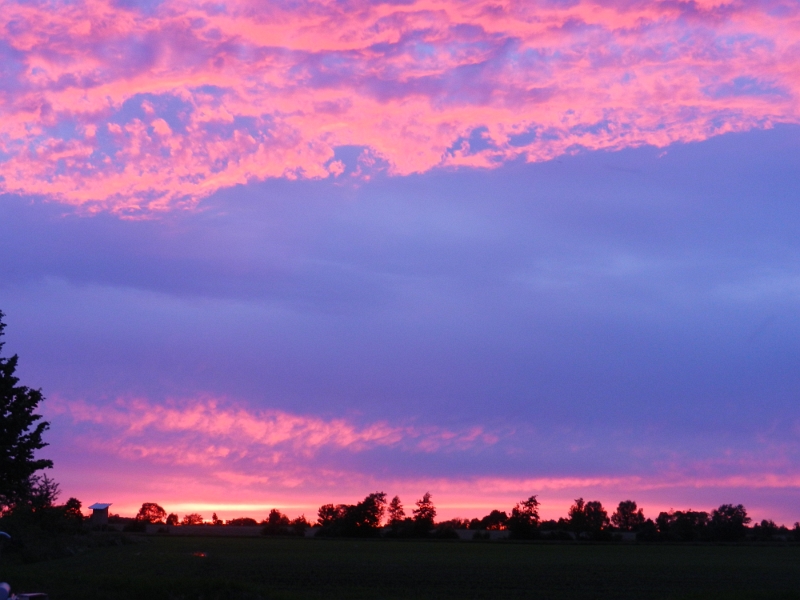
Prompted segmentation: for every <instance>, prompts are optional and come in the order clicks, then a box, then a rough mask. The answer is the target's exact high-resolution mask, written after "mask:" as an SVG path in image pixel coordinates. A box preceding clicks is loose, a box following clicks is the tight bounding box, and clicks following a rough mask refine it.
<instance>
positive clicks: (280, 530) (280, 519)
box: [263, 508, 289, 535]
mask: <svg viewBox="0 0 800 600" xmlns="http://www.w3.org/2000/svg"><path fill="white" fill-rule="evenodd" d="M263 525H264V530H263V533H264V535H286V534H287V533H289V517H287V516H286V515H285V514H283V513H282V512H281V511H279V510H278V509H277V508H273V509H272V510H271V511H269V515H268V516H267V519H266V520H265V521H264V523H263Z"/></svg>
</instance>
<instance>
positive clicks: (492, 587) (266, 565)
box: [0, 537, 800, 600]
mask: <svg viewBox="0 0 800 600" xmlns="http://www.w3.org/2000/svg"><path fill="white" fill-rule="evenodd" d="M195 553H204V554H205V555H204V556H199V555H195ZM0 579H5V580H7V581H9V582H10V583H12V585H15V587H16V589H17V590H18V591H26V590H27V591H44V592H48V593H49V594H50V597H51V599H52V600H66V599H70V600H72V599H74V600H93V599H100V598H102V599H120V600H126V599H137V600H150V599H156V600H157V599H165V600H166V599H176V600H177V599H186V600H189V599H201V598H202V599H203V600H212V599H216V598H220V599H222V598H225V599H228V598H242V599H247V598H253V599H255V598H631V599H648V598H659V599H661V598H698V599H699V598H703V599H706V598H709V599H715V598H798V599H800V546H713V545H708V546H705V545H703V546H691V545H675V546H672V545H635V544H630V545H621V544H620V545H617V544H608V545H590V544H555V543H510V542H488V543H487V542H443V541H442V542H438V541H422V542H420V541H390V540H367V541H356V540H306V539H255V538H238V539H224V538H222V539H221V538H182V539H181V538H166V537H164V538H159V537H149V538H141V539H140V540H139V541H138V542H137V543H134V544H129V545H123V546H115V547H110V548H99V549H94V550H91V551H89V552H86V553H84V554H80V555H78V556H74V557H71V558H66V559H59V560H52V561H48V562H41V563H35V564H27V565H26V564H14V563H13V561H7V560H3V561H2V564H0Z"/></svg>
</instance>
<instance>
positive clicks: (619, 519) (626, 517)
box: [611, 500, 645, 531]
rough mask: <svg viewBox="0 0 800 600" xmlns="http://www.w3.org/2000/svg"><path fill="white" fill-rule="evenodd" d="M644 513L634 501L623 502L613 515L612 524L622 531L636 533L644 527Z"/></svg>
mask: <svg viewBox="0 0 800 600" xmlns="http://www.w3.org/2000/svg"><path fill="white" fill-rule="evenodd" d="M644 521H645V518H644V512H642V509H641V508H638V507H637V506H636V502H634V501H633V500H623V501H622V502H620V503H619V506H617V510H616V512H614V514H613V515H611V523H612V524H613V525H614V526H615V527H618V528H619V529H620V530H621V531H636V530H637V529H639V527H641V526H642V525H644Z"/></svg>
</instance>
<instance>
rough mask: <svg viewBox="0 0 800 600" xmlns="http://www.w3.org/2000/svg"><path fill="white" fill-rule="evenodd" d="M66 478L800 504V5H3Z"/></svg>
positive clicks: (482, 507) (19, 180) (13, 194)
mask: <svg viewBox="0 0 800 600" xmlns="http://www.w3.org/2000/svg"><path fill="white" fill-rule="evenodd" d="M0 115H2V119H0V194H1V195H0V256H2V260H0V310H2V311H3V312H5V314H6V319H5V320H6V322H7V325H8V327H7V329H6V341H7V344H6V347H5V351H6V352H11V353H18V354H19V356H20V367H19V375H20V377H21V379H22V382H23V383H24V384H26V385H29V386H31V387H36V388H39V387H40V388H41V389H42V390H43V392H44V394H45V396H46V400H45V401H44V402H43V403H42V405H41V407H40V408H41V412H42V414H43V415H44V417H45V418H46V419H47V420H48V421H49V422H50V423H51V429H50V431H48V432H47V434H46V441H48V442H49V446H48V447H47V448H45V449H44V450H43V451H42V453H41V455H42V456H43V457H48V458H52V459H53V461H54V463H55V467H54V469H53V470H52V475H53V477H54V478H55V479H56V480H57V481H58V482H59V483H60V485H61V490H62V496H63V497H64V499H66V497H69V496H75V497H78V498H79V499H80V500H81V501H83V503H84V505H88V504H91V503H94V502H112V503H113V505H112V509H111V510H112V512H119V513H121V514H125V515H132V514H134V513H135V512H136V510H137V508H138V507H139V505H140V504H141V503H143V502H158V503H159V504H161V505H162V506H164V508H166V509H167V510H168V511H174V512H177V513H179V514H184V513H187V512H200V513H201V514H203V515H204V516H205V517H206V518H209V517H210V516H211V512H212V511H214V512H217V513H218V514H219V515H220V516H223V517H227V518H230V517H232V516H242V515H248V516H253V517H256V518H263V517H264V516H265V515H266V513H267V512H268V510H269V509H270V508H273V507H275V508H279V509H281V510H283V511H284V512H287V513H289V514H290V515H292V516H296V515H299V514H301V513H304V514H305V515H306V516H307V517H310V518H312V519H313V518H314V517H315V516H316V508H317V507H318V506H319V505H321V504H323V503H329V502H333V503H339V502H342V503H344V502H347V503H354V502H356V501H357V500H360V499H361V498H363V497H364V496H366V495H367V494H368V493H371V492H373V491H385V492H386V493H387V494H389V496H390V497H391V496H393V495H395V494H398V495H399V496H400V497H401V499H402V500H403V502H404V503H405V504H406V506H407V507H411V506H412V505H413V503H414V501H415V500H416V499H418V498H420V497H421V496H422V494H423V493H425V492H426V491H430V492H431V494H432V495H433V500H434V503H435V504H436V505H437V507H438V509H439V515H440V516H441V517H444V518H447V517H454V516H462V517H474V516H482V515H483V514H486V513H487V512H488V510H490V509H494V508H497V509H500V510H507V511H508V510H510V508H511V507H512V506H513V505H514V504H515V503H516V502H518V501H520V500H523V499H525V498H527V497H528V496H530V495H533V494H536V495H537V496H538V498H539V500H540V501H541V502H542V510H541V512H542V514H543V516H545V517H546V518H553V517H555V518H557V517H558V516H564V515H565V514H566V512H567V509H568V507H569V505H570V504H571V503H572V501H573V499H575V498H577V497H584V498H586V499H587V500H601V501H602V502H603V503H604V504H605V505H606V507H607V508H608V509H609V511H611V510H613V508H614V507H615V506H616V504H617V503H618V502H619V501H621V500H626V499H633V500H635V501H637V502H638V503H639V505H640V506H642V507H643V508H644V510H645V514H646V515H647V516H649V517H653V518H654V517H655V516H656V515H657V514H658V512H659V511H661V510H668V509H670V508H674V509H687V508H693V509H696V510H710V509H712V508H715V507H717V506H719V505H720V504H723V503H734V504H738V503H743V504H744V505H745V506H746V507H747V508H748V511H749V513H750V514H751V515H752V516H753V517H754V518H756V519H758V520H760V519H762V518H772V519H775V520H776V521H777V522H779V523H785V524H787V525H791V524H792V523H794V522H795V521H798V520H800V512H798V508H797V507H798V506H800V402H798V390H800V364H799V363H800V315H799V313H798V309H800V205H799V204H798V199H800V3H799V2H797V1H788V0H760V1H748V2H742V1H726V0H706V1H694V2H681V1H674V0H669V1H667V0H665V1H662V2H659V1H651V2H644V1H637V0H617V1H604V2H593V1H589V0H562V1H559V0H539V1H528V2H513V1H503V0H500V1H483V0H394V1H386V2H367V1H364V0H345V1H337V2H334V1H324V0H319V1H313V0H307V1H304V0H297V1H291V2H290V1H285V2H284V1H276V2H270V3H263V2H249V1H243V0H232V1H229V2H225V3H216V4H215V3H213V2H206V3H200V2H188V1H186V0H163V1H158V0H145V1H141V2H135V1H133V0H117V1H108V0H84V1H81V0H76V1H71V2H65V1H62V0H49V1H45V0H42V1H21V0H20V1H8V0H0Z"/></svg>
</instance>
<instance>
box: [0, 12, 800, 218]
mask: <svg viewBox="0 0 800 600" xmlns="http://www.w3.org/2000/svg"><path fill="white" fill-rule="evenodd" d="M0 28H1V29H0V31H2V34H0V35H1V37H0V111H2V112H1V113H0V114H2V119H0V182H1V185H2V188H1V189H2V190H4V191H6V192H17V193H22V194H43V195H45V196H47V197H50V198H55V199H58V200H61V201H64V202H68V203H71V204H77V205H86V206H90V207H96V208H97V207H99V208H107V209H111V210H115V211H119V212H135V211H138V210H152V209H159V208H168V207H171V206H176V205H181V204H187V203H188V204H191V203H192V202H194V201H196V200H197V199H198V198H201V197H203V196H205V195H208V194H210V193H212V192H214V191H215V190H217V189H220V188H222V187H226V186H231V185H235V184H239V183H244V182H247V181H249V180H252V179H263V178H267V177H292V178H295V177H311V178H321V177H347V176H349V175H358V176H363V177H368V176H369V175H370V173H374V172H375V171H376V170H388V171H389V172H390V173H393V174H400V175H402V174H408V173H414V172H422V171H426V170H428V169H431V168H434V167H437V166H447V165H470V166H479V167H491V166H493V165H497V164H500V163H502V162H503V161H507V160H511V159H515V158H518V157H523V158H524V159H525V160H530V161H535V160H543V159H548V158H551V157H554V156H557V155H559V154H561V153H564V152H569V151H570V150H571V149H574V148H576V147H585V148H589V149H598V148H622V147H626V146H635V145H641V144H655V145H666V144H669V143H671V142H674V141H677V140H683V141H687V140H699V139H704V138H706V137H708V136H711V135H714V134H717V133H722V132H726V131H731V130H742V129H747V128H750V127H755V126H769V124H770V123H772V122H776V121H787V122H797V121H798V102H797V96H798V89H797V88H798V86H799V85H800V83H799V82H800V79H798V72H800V70H799V69H800V59H799V58H798V57H800V47H798V44H797V41H796V40H797V39H800V8H798V7H797V4H796V3H795V2H788V1H781V0H773V1H765V2H758V3H751V2H740V1H734V2H725V1H714V2H663V3H659V2H638V3H634V2H622V1H619V2H615V3H609V2H596V3H595V2H591V1H589V0H584V1H582V2H570V3H555V2H545V1H541V2H524V3H518V2H509V1H503V0H501V1H499V2H498V1H492V2H488V1H479V0H475V1H466V0H464V1H459V0H430V1H428V0H425V1H423V0H419V1H417V2H408V3H406V2H404V3H375V2H360V1H356V0H353V1H349V2H333V1H324V0H323V1H313V0H309V1H307V2H300V3H277V2H268V3H264V2H248V1H246V0H232V1H231V2H226V3H217V4H212V3H190V2H186V1H185V0H165V1H164V2H161V3H158V4H153V3H147V4H146V6H145V7H144V8H141V9H138V8H131V7H130V3H125V5H124V6H123V5H120V4H119V3H113V2H108V1H105V0H85V1H79V2H69V3H67V2H41V3H35V2H34V3H31V2H24V3H23V2H14V1H10V0H4V1H0Z"/></svg>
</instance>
